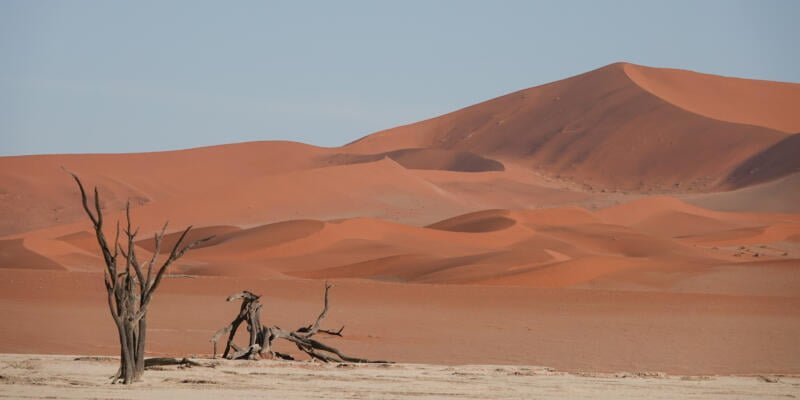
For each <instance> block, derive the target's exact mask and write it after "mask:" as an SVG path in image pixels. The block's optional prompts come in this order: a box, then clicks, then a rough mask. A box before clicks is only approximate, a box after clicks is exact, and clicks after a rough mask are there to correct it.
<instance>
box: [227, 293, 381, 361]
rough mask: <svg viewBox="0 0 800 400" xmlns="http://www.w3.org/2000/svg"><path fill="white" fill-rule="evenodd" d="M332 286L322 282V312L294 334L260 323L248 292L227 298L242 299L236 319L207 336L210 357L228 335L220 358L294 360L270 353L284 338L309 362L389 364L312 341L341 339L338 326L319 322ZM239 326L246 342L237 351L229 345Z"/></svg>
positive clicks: (256, 301)
mask: <svg viewBox="0 0 800 400" xmlns="http://www.w3.org/2000/svg"><path fill="white" fill-rule="evenodd" d="M332 287H333V285H331V284H330V283H328V282H325V294H324V297H323V307H322V312H320V314H319V316H318V317H317V319H316V320H314V322H313V323H311V324H309V325H307V326H303V327H300V328H298V329H296V330H294V331H287V330H284V329H281V328H280V327H278V326H271V327H267V326H264V325H262V324H261V304H260V303H259V300H260V298H261V296H259V295H256V294H253V293H252V292H248V291H242V292H239V293H236V294H233V295H231V296H228V299H227V301H234V300H242V306H241V307H240V308H239V314H238V315H237V316H236V318H234V319H233V321H231V323H230V324H228V325H227V326H225V327H223V328H221V329H220V330H218V331H217V332H216V333H215V334H214V336H212V337H211V342H212V344H213V348H214V358H216V356H217V342H218V341H219V340H220V339H221V338H222V337H223V336H225V335H228V341H227V343H226V345H225V351H224V352H223V354H222V357H223V358H228V359H233V360H237V359H251V360H252V359H258V358H261V357H264V356H268V357H271V358H279V359H282V360H294V357H292V356H290V355H288V354H283V353H280V352H277V351H274V350H273V349H272V345H273V343H274V342H275V340H277V339H284V340H287V341H289V342H292V343H294V345H295V346H297V348H298V349H299V350H300V351H302V352H304V353H306V354H307V355H308V356H309V357H311V359H314V360H319V361H322V362H326V363H327V362H335V363H340V362H352V363H389V361H382V360H368V359H365V358H358V357H351V356H348V355H345V354H343V353H342V352H341V351H339V350H338V349H337V348H335V347H332V346H329V345H327V344H324V343H322V342H320V341H318V340H316V339H313V338H312V337H313V336H315V335H316V334H318V333H325V334H328V335H333V336H342V330H344V327H341V328H339V329H338V330H335V331H334V330H328V329H322V328H321V325H322V322H323V320H324V319H325V317H326V316H327V315H328V309H329V302H328V292H329V291H330V289H331V288H332ZM242 323H245V324H246V325H247V331H248V332H249V333H250V340H249V345H248V346H247V347H244V348H239V347H238V346H236V344H235V343H234V342H233V339H234V337H235V336H236V331H237V329H238V328H239V326H240V325H241V324H242ZM231 350H233V351H231Z"/></svg>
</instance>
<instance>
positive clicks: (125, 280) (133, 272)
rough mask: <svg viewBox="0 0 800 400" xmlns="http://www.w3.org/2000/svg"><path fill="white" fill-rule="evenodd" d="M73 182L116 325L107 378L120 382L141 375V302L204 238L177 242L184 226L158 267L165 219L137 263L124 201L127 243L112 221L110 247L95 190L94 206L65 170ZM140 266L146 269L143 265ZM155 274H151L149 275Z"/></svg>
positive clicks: (143, 307)
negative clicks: (112, 369)
mask: <svg viewBox="0 0 800 400" xmlns="http://www.w3.org/2000/svg"><path fill="white" fill-rule="evenodd" d="M70 174H71V175H72V177H73V178H74V179H75V182H76V183H77V184H78V188H79V189H80V192H81V203H82V205H83V210H84V211H85V212H86V215H87V216H88V217H89V219H90V220H91V221H92V225H93V227H94V231H95V236H96V238H97V244H98V245H99V246H100V252H101V253H102V255H103V261H104V262H105V266H106V268H105V270H104V271H103V282H104V283H105V287H106V294H107V296H108V298H107V301H108V309H109V311H110V312H111V317H112V318H113V319H114V323H115V325H116V326H117V331H118V333H119V346H120V362H119V369H118V370H117V373H116V374H115V375H114V376H113V377H112V383H116V382H122V383H124V384H130V383H133V382H136V381H138V380H139V379H141V377H142V375H143V374H144V366H145V359H144V354H145V339H146V338H147V307H148V306H149V305H150V301H151V300H152V298H153V293H154V292H155V291H156V289H157V288H158V287H159V285H160V284H161V280H162V279H163V278H164V274H165V273H166V271H167V269H168V267H169V266H170V265H171V264H172V263H173V262H175V261H176V260H177V259H179V258H181V257H182V256H183V255H184V254H185V253H186V252H187V251H189V250H190V249H192V248H193V247H195V246H197V245H198V244H200V243H202V242H205V241H207V240H210V239H211V238H212V237H207V238H204V239H200V240H197V241H194V242H192V243H189V244H187V245H183V241H184V239H186V235H187V234H188V233H189V231H190V230H191V229H192V227H191V226H190V227H188V228H186V230H184V231H183V233H182V234H181V236H180V237H179V238H178V241H177V242H176V243H175V246H174V247H173V248H172V251H171V252H170V253H169V256H168V257H167V259H166V260H165V261H164V262H163V263H162V264H161V266H159V267H156V268H154V266H155V264H156V259H157V258H158V256H159V253H160V251H161V250H160V249H161V241H162V239H163V238H164V232H166V230H167V224H164V227H163V228H161V231H160V232H158V233H156V234H155V235H154V239H155V249H154V251H153V254H152V257H151V258H150V260H149V261H148V262H147V263H146V264H141V263H140V262H139V259H138V258H137V257H136V245H135V239H136V235H137V234H138V233H139V229H138V228H137V229H135V230H134V229H132V228H131V212H130V202H128V204H127V205H126V207H125V217H126V225H127V226H126V228H125V229H124V233H125V237H126V239H127V244H126V245H125V246H124V247H123V245H122V244H120V242H119V236H120V227H119V221H117V228H116V234H115V239H114V244H113V246H111V245H109V243H108V241H107V240H106V237H105V233H104V232H103V211H102V208H101V206H100V195H99V193H98V191H97V188H96V187H95V188H94V211H92V207H90V205H89V199H88V196H87V195H86V190H84V187H83V183H81V180H80V179H79V178H78V176H77V175H75V174H73V173H70ZM119 256H122V257H124V265H121V263H120V264H119V265H118V258H119ZM143 265H144V266H146V274H145V270H144V269H143ZM154 273H155V274H154Z"/></svg>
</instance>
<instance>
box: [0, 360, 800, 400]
mask: <svg viewBox="0 0 800 400" xmlns="http://www.w3.org/2000/svg"><path fill="white" fill-rule="evenodd" d="M197 361H198V362H199V363H200V364H201V365H200V366H194V367H188V368H183V367H178V366H165V367H157V369H151V370H149V371H147V373H146V375H145V378H144V381H143V382H141V383H137V384H135V385H134V386H130V387H125V386H122V385H110V384H108V381H109V380H108V375H109V374H110V373H112V372H113V370H114V369H115V368H116V362H117V360H116V359H114V358H111V357H108V358H106V357H75V356H49V355H48V356H44V355H9V354H4V355H0V398H13V399H23V398H49V399H85V398H104V399H105V398H108V399H175V398H193V399H215V398H226V399H232V398H266V397H269V398H279V399H313V398H323V397H324V398H329V399H330V398H333V399H352V398H376V399H377V398H379V399H403V398H416V399H420V398H424V399H439V398H459V399H466V398H472V399H488V398H492V399H527V398H571V399H583V398H586V399H589V398H591V399H605V398H608V399H626V398H645V397H646V398H648V399H667V398H682V399H742V398H756V397H757V398H796V397H798V396H800V377H797V376H774V375H770V376H667V375H663V374H656V373H614V374H582V375H575V374H569V373H564V372H557V371H554V370H552V369H550V368H546V367H533V366H494V365H465V366H439V365H423V364H392V365H386V364H383V365H352V364H344V365H332V364H327V365H326V364H319V363H310V362H276V361H265V360H262V361H227V360H209V359H200V360H197Z"/></svg>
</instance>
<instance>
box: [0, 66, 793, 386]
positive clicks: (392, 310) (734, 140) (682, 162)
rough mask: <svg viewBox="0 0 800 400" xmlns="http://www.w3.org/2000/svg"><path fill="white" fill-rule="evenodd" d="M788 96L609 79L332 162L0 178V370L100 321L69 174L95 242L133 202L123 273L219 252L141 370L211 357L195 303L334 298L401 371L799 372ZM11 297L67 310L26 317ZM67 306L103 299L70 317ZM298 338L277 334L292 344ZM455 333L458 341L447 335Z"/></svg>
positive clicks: (92, 267) (286, 149) (737, 84)
mask: <svg viewBox="0 0 800 400" xmlns="http://www.w3.org/2000/svg"><path fill="white" fill-rule="evenodd" d="M797 87H798V85H794V84H785V85H784V84H774V83H770V82H759V81H746V80H731V79H729V78H721V77H709V76H705V75H700V74H694V73H690V72H685V71H673V70H656V69H649V68H645V67H638V66H633V65H629V64H614V65H610V66H607V67H604V68H600V69H598V70H595V71H591V72H588V73H586V74H582V75H579V76H576V77H572V78H569V79H565V80H562V81H559V82H554V83H551V84H548V85H543V86H539V87H536V88H531V89H526V90H522V91H519V92H515V93H512V94H509V95H507V96H503V97H499V98H496V99H493V100H490V101H487V102H484V103H481V104H477V105H474V106H471V107H467V108H465V109H462V110H459V111H456V112H453V113H450V114H447V115H443V116H441V117H437V118H433V119H430V120H427V121H422V122H419V123H416V124H412V125H407V126H403V127H398V128H394V129H389V130H386V131H382V132H378V133H375V134H373V135H370V136H367V137H365V138H363V139H361V140H359V141H356V142H354V143H351V144H349V145H346V146H342V147H339V148H330V149H326V148H317V147H313V146H308V145H303V144H299V143H289V142H257V143H245V144H234V145H223V146H216V147H209V148H199V149H191V150H183V151H174V152H162V153H147V154H119V155H53V156H30V157H3V158H0V272H2V274H3V276H4V277H7V278H8V279H7V280H5V281H0V283H2V284H3V285H5V286H4V287H3V290H0V311H3V312H4V313H8V314H9V315H14V316H17V317H20V318H21V319H20V321H21V322H20V324H21V325H20V326H22V327H23V328H24V329H22V330H20V331H19V332H18V331H17V330H14V329H10V328H6V329H0V346H2V348H1V349H0V350H3V351H23V350H24V351H40V350H41V349H47V351H52V348H51V347H47V346H50V344H49V343H62V341H63V340H64V338H62V337H61V336H57V335H58V334H59V333H54V332H53V330H52V329H49V327H48V326H47V325H46V324H48V323H50V319H55V320H59V318H61V319H62V320H63V319H64V318H65V317H64V316H63V315H69V316H70V318H75V320H76V321H78V320H86V321H95V322H97V321H99V320H100V317H98V316H97V315H95V311H97V310H95V309H92V308H90V307H88V306H87V304H94V303H93V302H94V297H92V300H89V294H91V295H92V296H95V295H98V296H95V297H97V298H103V296H102V278H101V277H100V276H99V272H100V271H102V265H103V264H102V260H101V258H100V256H99V253H98V251H97V250H98V249H97V243H96V238H95V236H94V232H92V231H91V230H90V229H91V226H90V224H89V223H88V222H87V220H86V217H85V215H84V214H83V210H82V209H81V208H80V203H79V195H78V193H77V188H76V187H75V185H74V182H73V181H72V180H71V179H70V177H69V176H68V175H67V174H66V173H64V171H63V170H62V169H61V166H62V165H63V166H65V167H67V168H69V169H70V170H71V171H75V172H76V173H78V174H79V175H81V177H82V178H83V180H84V182H85V183H87V184H88V185H90V186H93V185H97V186H98V189H99V191H100V193H101V196H102V201H101V206H102V208H103V210H104V213H105V215H106V221H108V222H107V223H106V226H105V229H106V234H107V235H108V236H109V237H111V235H112V234H113V232H112V230H113V229H114V222H116V220H118V219H122V217H124V214H123V213H122V210H123V209H124V206H125V203H126V200H130V201H131V205H132V209H131V212H132V215H133V222H134V225H135V226H138V227H140V228H141V230H140V232H141V233H140V234H139V236H138V237H137V245H138V249H137V253H138V254H139V255H140V257H141V258H149V257H150V256H151V255H152V252H153V251H155V248H154V239H153V235H154V233H156V232H158V230H159V229H160V228H161V227H162V226H163V223H164V221H165V220H169V221H170V225H169V228H168V230H167V234H166V236H165V237H164V243H163V244H162V247H161V253H166V252H168V251H170V250H171V249H172V247H173V246H174V244H175V242H176V241H177V239H178V237H179V236H180V234H181V233H182V232H183V229H185V227H186V226H188V225H193V226H195V227H196V228H194V229H193V230H192V231H191V232H190V233H189V235H188V236H187V238H186V241H187V242H190V241H194V240H197V239H200V238H204V237H208V236H213V239H211V240H209V241H207V242H205V243H203V244H202V245H200V246H199V247H198V248H196V249H193V250H192V251H191V252H189V253H188V254H187V255H186V256H185V257H184V258H182V259H181V260H179V261H178V262H176V263H175V265H173V266H172V267H171V268H172V270H171V271H170V276H169V277H168V278H167V281H169V283H167V284H165V293H163V295H164V297H166V299H165V300H169V301H165V302H164V303H160V304H162V305H161V306H159V305H155V306H154V307H155V309H154V314H155V313H156V312H159V313H160V312H165V313H167V312H168V313H172V314H180V315H179V316H178V320H180V321H181V326H180V327H178V328H170V329H172V330H171V331H169V332H167V331H166V330H161V331H159V330H154V332H157V333H155V334H154V337H155V338H158V339H156V340H155V341H154V346H155V347H156V348H159V349H169V348H173V347H170V346H177V347H174V348H180V349H182V350H186V351H191V352H194V353H197V352H200V351H203V350H204V349H205V348H201V349H198V346H206V345H207V344H208V342H207V340H208V337H206V336H208V335H209V334H210V332H212V331H213V329H211V328H209V327H210V326H215V327H216V326H217V325H221V324H223V323H224V322H227V319H228V318H229V317H230V310H228V309H227V308H224V307H226V305H225V304H227V303H224V301H222V302H221V303H220V304H216V303H212V300H213V301H216V297H214V299H212V298H211V297H210V296H211V295H209V293H214V295H213V296H217V295H220V293H221V292H224V293H223V294H224V295H228V294H230V292H232V291H238V290H242V289H250V287H249V286H254V287H258V288H262V289H264V292H263V293H268V294H269V295H270V296H271V295H272V294H273V293H279V294H280V293H282V296H283V297H282V298H281V297H277V299H276V301H277V303H272V302H269V303H267V302H265V307H273V309H271V310H269V312H268V313H266V315H269V318H273V315H274V314H275V313H281V312H283V311H282V310H288V309H291V310H297V309H299V308H303V307H304V306H305V305H308V304H310V303H309V302H308V298H307V297H306V295H308V293H309V292H308V288H311V287H312V286H314V285H315V283H314V282H313V280H315V279H320V280H321V279H331V280H336V282H337V285H343V286H346V287H347V288H348V291H343V292H342V293H341V294H340V293H339V292H337V294H336V295H337V296H342V298H344V299H345V301H344V302H343V303H344V304H345V308H344V309H342V312H343V313H350V314H351V316H355V317H354V318H353V319H352V321H353V324H354V325H353V326H352V328H351V326H350V325H348V330H350V329H352V331H353V332H354V334H353V336H352V338H351V337H347V339H344V340H346V341H347V343H349V344H351V345H353V346H355V347H357V348H362V349H372V350H374V351H378V350H376V349H380V350H381V351H383V350H385V348H386V346H382V345H383V344H384V342H383V341H382V340H383V338H389V340H390V341H391V343H390V344H391V346H389V347H392V348H395V347H393V346H397V347H396V348H397V349H402V350H397V351H396V352H395V353H393V354H395V355H398V356H399V357H405V358H403V360H405V361H428V362H431V361H433V362H462V361H475V359H476V357H485V355H483V354H478V355H474V356H473V353H474V352H472V351H471V350H474V348H476V346H482V345H484V344H485V343H486V340H487V339H489V338H491V339H492V340H496V338H497V337H498V335H499V336H502V337H507V338H509V339H508V343H505V342H503V343H501V344H499V345H500V346H501V347H503V346H505V347H503V349H504V350H503V353H502V355H498V356H497V359H495V361H498V362H512V363H538V362H542V360H545V361H547V362H553V363H555V364H558V363H559V362H561V364H559V365H566V366H571V367H575V366H578V365H579V366H581V367H587V366H588V367H592V365H602V366H609V368H611V367H613V368H617V367H619V368H627V367H631V366H633V367H636V368H648V369H654V368H661V367H663V366H665V367H666V368H671V369H673V370H680V371H683V370H693V368H695V365H697V367H696V370H702V371H709V370H710V371H718V370H724V371H751V370H752V365H753V362H757V363H761V364H759V365H762V366H765V369H767V370H778V371H790V372H797V371H800V361H799V360H800V358H798V357H796V353H797V352H796V351H795V350H794V349H795V348H796V345H795V342H796V337H797V335H796V334H797V333H798V332H800V324H798V321H800V319H798V318H797V310H798V309H800V308H798V307H797V303H798V301H800V300H798V299H800V297H798V296H800V275H798V266H799V265H800V216H799V214H798V213H800V173H798V164H797V163H798V160H800V158H799V157H797V154H800V148H798V147H797V146H798V143H800V142H798V134H794V135H792V134H788V133H787V132H797V130H796V129H795V130H792V129H794V128H795V127H796V124H797V119H796V117H797V116H796V115H795V114H793V113H789V112H787V111H786V110H787V108H786V107H784V105H785V103H786V102H789V103H792V102H795V100H794V99H795V96H796V95H797V90H798V89H797ZM715 96H716V97H715ZM720 97H731V98H735V101H731V102H728V103H726V102H725V101H722V100H726V99H720ZM741 97H747V98H746V99H742V98H741ZM754 99H756V100H754ZM765 99H766V100H765ZM787 99H788V100H787ZM715 100H720V101H721V103H725V104H716V103H715ZM762 101H763V102H764V104H768V105H770V106H769V107H766V106H764V107H762V106H760V105H758V104H756V103H759V102H762ZM792 105H793V106H794V105H795V104H794V103H792ZM773 106H774V107H773ZM728 189H734V190H728ZM722 190H728V191H722ZM654 194H655V195H654ZM162 257H163V255H162ZM32 270H36V271H32ZM37 274H39V275H37ZM184 278H186V279H184ZM19 282H22V283H23V284H26V285H36V287H45V286H46V290H47V291H48V292H47V293H45V294H42V296H50V297H51V298H58V299H60V300H59V301H60V302H62V303H63V304H61V303H60V304H58V307H57V308H56V309H55V311H53V310H51V309H50V308H48V307H45V305H47V304H49V303H47V302H42V301H39V299H38V298H37V301H34V302H32V303H30V304H28V303H26V302H21V301H19V299H21V298H25V299H28V297H25V296H26V294H25V293H27V292H25V293H23V292H24V291H21V290H22V289H21V288H19V287H17V285H19V284H20V283H19ZM90 282H94V283H95V284H96V285H95V286H96V287H94V289H91V287H90V286H91V285H90V284H89V283H90ZM42 285H44V286H42ZM76 285H77V286H79V288H82V289H85V290H90V289H91V290H95V289H98V288H99V290H100V292H97V291H96V290H95V291H94V292H91V293H89V292H86V293H85V296H84V297H77V295H76V294H75V293H76V292H75V290H74V289H75V287H74V286H76ZM87 285H88V286H87ZM242 285H244V286H242ZM297 288H304V289H303V290H305V292H303V295H302V297H301V296H300V295H298V294H297V293H295V292H294V291H293V290H294V289H297ZM315 290H316V287H315ZM314 293H315V294H314V295H317V294H318V293H317V292H316V291H315V292H314ZM387 293H393V294H395V295H397V297H393V298H391V299H389V300H387V299H386V298H383V300H381V302H380V303H379V304H378V305H374V304H373V303H372V299H374V298H380V297H381V296H386V295H387ZM512 294H513V295H512ZM14 296H16V297H14ZM182 296H189V297H186V298H184V297H182ZM220 296H221V297H220V299H224V296H222V295H220ZM189 298H191V301H190V300H187V299H189ZM301 298H302V299H304V300H301ZM287 299H288V300H287ZM270 300H271V301H272V300H273V298H272V297H270ZM290 300H291V301H290ZM26 301H27V300H26ZM335 301H336V302H337V303H336V304H337V306H338V304H339V303H338V301H339V299H338V298H337V299H336V300H335ZM175 302H177V303H175ZM181 302H183V303H181ZM639 302H644V303H646V304H647V306H646V307H644V306H642V305H641V304H639ZM175 304H183V306H182V307H187V305H189V306H190V307H192V308H191V309H196V308H197V307H201V308H202V309H203V310H204V312H203V313H199V314H202V315H196V314H198V313H187V312H186V311H185V310H186V308H179V309H178V308H174V307H175V306H174V305H175ZM565 304H566V305H567V306H564V305H565ZM676 304H677V305H678V306H676ZM598 305H600V306H598ZM158 307H161V308H160V309H159V308H158ZM316 307H317V305H316V304H315V305H314V308H315V309H316ZM347 307H350V308H349V309H348V308H347ZM428 307H432V308H431V309H429V308H428ZM598 307H599V308H598ZM90 310H91V311H90ZM159 310H160V311H159ZM353 310H358V312H355V311H353ZM499 310H500V311H499ZM598 310H600V311H602V313H601V315H595V314H593V313H592V312H593V311H598ZM686 310H692V312H691V313H686ZM234 311H235V310H234ZM337 312H338V309H337ZM32 313H43V314H46V315H48V316H49V317H50V319H42V320H41V321H38V320H36V321H34V320H27V319H25V318H26V316H28V315H31V314H32ZM695 313H698V314H695ZM62 314H63V315H62ZM301 314H302V315H306V313H305V312H304V313H301ZM162 315H164V314H162ZM294 315H295V314H294V313H289V312H286V313H284V314H281V316H284V317H288V318H289V320H290V321H291V322H293V324H294V323H297V324H300V323H307V322H308V321H295V320H294V319H291V318H295V317H294ZM451 315H453V316H457V318H456V317H453V319H452V320H448V318H450V316H451ZM698 315H700V317H698ZM73 316H74V317H73ZM420 316H421V318H420ZM473 316H475V319H474V320H472V318H473ZM102 317H103V318H105V317H106V314H105V311H104V312H103V314H102ZM331 317H332V318H336V316H335V315H333V313H332V315H331ZM466 320H469V321H467V322H469V323H470V324H471V325H469V332H458V331H456V332H453V331H452V326H453V325H454V324H455V323H461V322H464V321H466ZM170 321H172V320H170ZM197 321H200V322H198V323H199V324H200V325H202V329H200V328H198V329H195V325H193V324H194V323H195V322H197ZM515 321H517V322H515ZM519 321H524V323H522V322H519ZM609 321H610V322H609ZM641 321H647V323H642V322H641ZM765 321H766V322H767V323H765ZM70 322H72V319H70ZM161 322H163V320H162V321H161ZM271 322H272V320H271ZM275 322H278V321H275ZM620 322H622V325H620V327H619V329H617V325H616V324H617V323H620ZM93 323H94V322H93ZM98 323H99V322H98ZM158 323H159V322H157V324H158ZM169 323H172V322H169ZM169 323H167V324H166V325H163V324H162V325H158V326H159V327H164V326H167V325H169ZM281 323H282V322H281ZM349 323H350V320H349V319H348V324H349ZM437 324H438V325H437ZM762 324H763V325H762ZM78 325H80V324H78ZM298 326H299V325H298ZM419 326H425V327H426V328H428V327H433V328H431V329H434V330H436V332H439V333H441V336H440V337H443V338H446V339H444V341H439V339H431V337H430V336H429V335H423V336H420V334H419ZM365 327H369V328H370V330H368V331H369V332H372V330H373V329H374V330H375V335H377V336H376V337H372V336H368V335H366V334H365V333H364V332H367V330H364V329H363V328H365ZM532 327H533V328H532ZM742 327H748V328H742ZM68 331H69V332H72V333H71V334H74V335H78V338H80V337H84V338H85V337H91V338H93V339H92V340H94V339H96V338H95V336H93V335H96V332H94V331H88V329H84V328H83V327H81V326H77V327H74V329H72V328H70V329H68ZM656 331H657V332H656ZM698 331H701V332H705V333H703V334H702V335H701V337H702V339H697V335H696V333H697V332H698ZM775 331H778V332H780V334H778V336H775V335H774V334H773V333H771V332H775ZM20 332H21V333H20ZM76 332H77V333H76ZM586 332H592V335H587V334H586ZM595 332H600V334H599V335H600V336H597V337H595V336H593V335H594V333H595ZM654 332H656V333H654ZM730 332H734V333H733V334H730V335H729V333H730ZM48 335H52V336H48ZM531 335H534V336H535V339H536V340H534V341H533V342H535V343H534V345H535V351H533V350H531V351H528V352H526V351H525V350H524V349H527V348H529V347H528V346H529V345H530V344H531V343H532V341H531V337H532V336H531ZM536 335H538V336H536ZM653 335H656V336H658V337H659V338H661V339H660V341H659V343H660V344H659V345H657V346H654V345H653V344H652V341H651V338H652V337H653ZM721 335H728V336H725V337H726V338H729V339H730V338H733V339H730V340H731V342H730V343H727V342H725V341H720V340H719V337H720V336H721ZM764 335H772V336H769V337H770V343H769V351H770V352H771V353H769V354H770V355H769V356H765V353H764V352H763V350H764V348H765V347H764V344H763V338H764V337H765V336H764ZM200 336H202V338H201V337H200ZM437 337H439V336H437ZM553 337H558V338H568V339H569V340H568V341H561V339H559V340H558V341H553V339H552V338H553ZM75 338H76V337H71V338H68V339H75ZM186 338H189V339H188V340H186V341H184V339H186ZM378 338H379V339H380V341H377V340H378ZM773 339H774V340H773ZM726 340H728V339H726ZM379 342H380V343H379ZM69 343H76V342H75V341H70V342H69ZM81 343H85V342H81ZM88 343H93V342H92V341H88ZM198 343H199V344H198ZM377 343H379V344H377ZM631 343H634V345H635V348H636V350H635V351H631V350H630V349H629V347H628V346H629V345H631ZM112 345H113V343H112ZM37 346H38V347H37ZM69 348H70V349H75V347H69ZM109 348H113V346H111V347H108V346H107V347H103V348H97V349H96V351H97V352H108V349H109ZM37 349H39V350H37ZM456 349H457V350H458V351H456ZM464 349H466V351H464ZM520 349H523V351H522V352H520ZM687 349H688V350H687ZM56 351H66V350H56ZM159 351H163V350H159ZM377 354H378V355H380V353H377ZM585 354H591V355H592V359H591V361H590V362H589V361H587V362H586V363H583V364H580V363H578V362H577V361H575V360H581V359H583V358H582V357H583V356H584V355H585ZM675 354H680V357H677V356H674V355H675ZM543 355H544V356H543ZM545 356H546V357H545ZM381 357H382V356H381ZM541 357H545V358H541ZM612 359H613V362H610V361H609V360H612ZM481 360H483V359H482V358H481ZM754 360H755V361H754Z"/></svg>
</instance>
